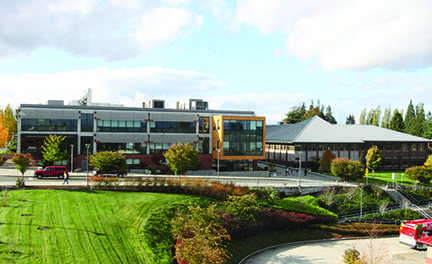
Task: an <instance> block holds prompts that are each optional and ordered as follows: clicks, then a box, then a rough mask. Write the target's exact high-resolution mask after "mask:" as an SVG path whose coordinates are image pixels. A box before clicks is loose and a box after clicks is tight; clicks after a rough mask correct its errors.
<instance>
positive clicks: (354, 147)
mask: <svg viewBox="0 0 432 264" xmlns="http://www.w3.org/2000/svg"><path fill="white" fill-rule="evenodd" d="M292 147H293V146H291V145H283V144H267V149H268V150H269V151H271V152H275V151H276V152H286V151H289V150H292ZM377 147H378V149H379V150H380V151H409V150H411V151H424V150H425V144H424V143H418V144H417V143H411V144H408V143H402V144H385V145H382V144H381V145H377ZM327 148H330V150H331V151H359V150H360V144H308V145H302V148H301V150H302V151H326V150H327Z"/></svg>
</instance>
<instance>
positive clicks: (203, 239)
mask: <svg viewBox="0 0 432 264" xmlns="http://www.w3.org/2000/svg"><path fill="white" fill-rule="evenodd" d="M215 208H216V204H212V205H210V206H208V207H207V208H201V207H200V206H199V205H190V206H189V207H188V210H187V211H181V212H179V213H178V214H177V215H176V217H174V218H173V220H172V221H171V227H172V232H173V237H174V239H175V240H176V241H177V242H176V246H175V248H176V252H175V258H176V259H177V261H178V262H179V263H188V264H198V263H216V264H217V263H220V264H222V263H226V262H227V260H228V258H229V256H228V251H227V249H226V246H225V244H224V241H226V240H228V239H230V235H229V234H228V232H227V230H226V229H225V228H224V227H223V225H222V216H220V215H219V214H217V212H216V209H215Z"/></svg>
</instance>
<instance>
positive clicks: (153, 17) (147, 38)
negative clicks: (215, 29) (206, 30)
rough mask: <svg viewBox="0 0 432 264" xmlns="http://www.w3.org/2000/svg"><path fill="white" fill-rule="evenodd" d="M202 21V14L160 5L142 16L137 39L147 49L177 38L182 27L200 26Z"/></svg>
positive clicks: (136, 34) (136, 35)
mask: <svg viewBox="0 0 432 264" xmlns="http://www.w3.org/2000/svg"><path fill="white" fill-rule="evenodd" d="M202 23H203V18H202V16H199V15H196V14H193V13H190V12H187V11H185V10H183V9H177V8H168V7H160V8H157V9H155V10H154V11H153V12H151V13H149V14H146V15H144V16H143V17H142V18H141V22H140V24H139V26H138V27H137V30H136V33H135V39H136V40H137V41H138V42H139V43H140V44H141V45H142V47H144V48H145V49H152V48H154V47H157V46H159V45H161V44H164V43H165V42H168V41H171V40H174V39H175V38H177V37H178V35H179V34H180V33H181V32H182V28H200V27H201V25H202Z"/></svg>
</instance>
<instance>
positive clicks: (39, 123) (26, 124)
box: [21, 118, 77, 131]
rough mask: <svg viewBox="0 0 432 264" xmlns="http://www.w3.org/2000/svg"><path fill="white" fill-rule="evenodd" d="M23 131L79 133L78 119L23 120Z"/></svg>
mask: <svg viewBox="0 0 432 264" xmlns="http://www.w3.org/2000/svg"><path fill="white" fill-rule="evenodd" d="M21 130H22V131H77V120H76V119H33V118H23V119H21Z"/></svg>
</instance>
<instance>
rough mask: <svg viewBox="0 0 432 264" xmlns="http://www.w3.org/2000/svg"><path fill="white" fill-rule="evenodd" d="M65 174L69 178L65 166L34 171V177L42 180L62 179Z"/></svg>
mask: <svg viewBox="0 0 432 264" xmlns="http://www.w3.org/2000/svg"><path fill="white" fill-rule="evenodd" d="M65 174H66V175H68V176H69V172H68V169H67V168H66V166H47V167H46V168H45V169H43V170H36V171H35V172H34V177H37V178H38V179H42V178H43V177H58V178H59V179H63V177H64V176H65Z"/></svg>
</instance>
